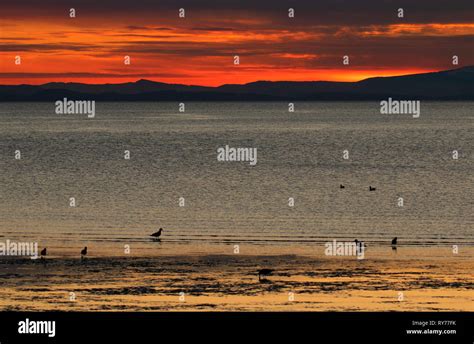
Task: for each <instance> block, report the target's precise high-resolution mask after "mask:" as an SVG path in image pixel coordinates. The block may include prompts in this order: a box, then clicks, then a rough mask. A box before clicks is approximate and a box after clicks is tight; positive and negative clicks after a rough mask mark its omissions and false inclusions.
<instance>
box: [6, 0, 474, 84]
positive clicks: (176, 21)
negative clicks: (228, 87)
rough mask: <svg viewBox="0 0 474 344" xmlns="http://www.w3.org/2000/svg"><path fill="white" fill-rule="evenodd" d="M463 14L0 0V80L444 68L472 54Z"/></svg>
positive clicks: (235, 79)
mask: <svg viewBox="0 0 474 344" xmlns="http://www.w3.org/2000/svg"><path fill="white" fill-rule="evenodd" d="M70 8H74V9H75V10H76V18H70V17H69V9H70ZM179 8H184V9H185V15H186V17H185V18H179V16H178V10H179ZM289 8H294V10H295V17H294V18H289V17H288V9H289ZM398 8H403V9H404V18H398V16H397V9H398ZM473 18H474V5H473V2H472V0H453V1H436V0H417V1H405V0H399V1H381V0H372V1H369V0H360V1H355V0H354V1H340V0H339V1H338V0H325V1H316V0H311V1H289V0H287V1H283V0H272V1H261V0H252V1H249V0H240V1H234V0H228V1H225V0H222V1H208V0H204V1H198V0H194V1H189V0H153V1H151V0H149V1H142V0H135V1H123V0H100V1H99V0H93V1H92V0H81V1H53V0H41V1H37V0H36V1H33V0H26V1H23V0H16V1H8V0H7V1H2V2H1V4H0V84H41V83H45V82H51V81H65V82H83V83H120V82H127V81H136V80H138V79H150V80H155V81H162V82H168V83H182V84H193V85H211V86H215V85H221V84H226V83H246V82H252V81H256V80H273V81H276V80H294V81H300V80H333V81H355V80H360V79H364V78H367V77H372V76H387V75H401V74H412V73H418V72H428V71H437V70H445V69H453V68H458V67H462V66H468V65H474V20H473ZM126 55H128V56H130V57H131V64H130V65H125V64H124V56H126ZM235 55H239V57H240V65H238V66H235V65H234V64H233V62H234V56H235ZM344 55H348V56H349V58H350V65H348V66H344V65H343V63H342V61H343V56H344ZM453 55H457V56H459V65H458V66H453V64H452V56H453ZM15 56H20V57H21V64H20V65H16V64H15Z"/></svg>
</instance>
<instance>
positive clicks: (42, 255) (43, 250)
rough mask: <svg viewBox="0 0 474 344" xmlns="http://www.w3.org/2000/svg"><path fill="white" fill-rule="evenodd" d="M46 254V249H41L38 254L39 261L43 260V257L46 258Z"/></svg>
mask: <svg viewBox="0 0 474 344" xmlns="http://www.w3.org/2000/svg"><path fill="white" fill-rule="evenodd" d="M46 254H47V252H46V247H45V248H43V249H42V250H41V252H40V255H41V259H44V257H45V256H46Z"/></svg>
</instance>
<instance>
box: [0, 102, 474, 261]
mask: <svg viewBox="0 0 474 344" xmlns="http://www.w3.org/2000/svg"><path fill="white" fill-rule="evenodd" d="M473 105H474V104H473V103H472V102H422V104H421V117H420V118H419V119H413V118H411V116H410V115H381V114H380V111H379V109H380V107H379V104H378V103H376V102H354V103H353V102H340V103H337V102H332V103H322V102H303V103H296V110H295V113H289V112H288V105H287V104H286V103H280V102H273V103H186V112H185V113H179V112H178V104H177V103H97V104H96V118H95V119H88V118H87V116H85V115H56V114H55V113H54V104H52V103H1V104H0V171H1V173H0V236H2V237H3V238H0V240H1V239H3V240H5V239H10V240H23V241H25V240H26V241H39V242H40V246H48V247H49V249H50V251H52V252H58V253H59V252H68V250H70V251H71V252H72V251H74V250H76V249H77V248H79V247H82V246H85V245H87V246H88V247H93V248H94V250H95V252H102V253H103V252H109V253H114V252H116V253H118V254H119V253H120V252H121V251H122V250H123V246H124V245H126V244H130V245H131V247H132V249H133V250H134V253H135V254H140V253H143V254H145V252H146V253H148V254H149V253H150V252H153V251H156V250H160V249H162V248H163V247H166V248H167V249H169V250H174V251H175V252H176V253H180V252H188V251H196V252H211V251H212V250H213V247H219V249H222V247H232V246H233V245H234V244H240V245H241V250H242V251H244V252H245V249H246V248H249V247H252V248H254V249H257V250H258V248H259V247H264V246H265V247H270V246H271V247H286V248H289V249H290V250H291V248H292V247H295V248H296V247H298V246H311V245H319V246H321V243H323V242H326V241H328V240H333V239H338V240H345V239H347V240H353V239H354V238H359V239H360V240H365V241H366V242H368V243H371V244H372V245H378V244H380V245H382V244H384V245H387V244H388V243H389V241H390V240H391V238H392V237H394V236H397V237H399V240H400V242H401V244H402V245H448V244H452V243H461V244H462V243H464V244H470V245H472V244H473V243H474V236H473V228H474V226H473V223H474V217H473V211H472V210H473V199H474V198H473V187H472V186H473V181H474V180H473V179H474V178H473V170H474V163H473V152H472V148H473V146H474V145H473V119H474V115H473V111H472V109H473ZM225 145H229V146H232V147H255V148H257V149H258V163H257V165H256V166H250V165H249V164H248V163H244V162H218V161H217V158H216V157H217V154H216V151H217V148H218V147H223V146H225ZM15 150H20V151H21V154H22V159H21V160H15V159H14V152H15ZM124 150H129V151H130V152H131V159H130V160H125V159H124V157H123V156H124ZM344 150H348V151H349V159H348V160H344V159H343V151H344ZM453 150H458V151H459V159H458V160H454V159H453V158H452V151H453ZM340 184H344V185H345V189H343V190H341V189H340V188H339V185H340ZM369 185H372V186H374V187H376V188H377V190H376V191H375V192H369V191H368V188H369ZM70 197H75V198H76V202H77V206H76V207H75V208H71V207H70V206H69V198H70ZM180 197H183V198H184V199H185V206H184V207H179V204H178V199H179V198H180ZM289 197H293V198H294V199H295V206H294V207H289V206H288V198H289ZM399 197H403V199H404V206H403V207H398V206H397V199H398V198H399ZM159 227H164V229H165V232H164V234H163V240H162V242H161V243H159V244H158V243H154V242H151V241H150V239H149V237H148V235H149V234H150V233H152V232H154V231H155V230H156V229H157V228H159Z"/></svg>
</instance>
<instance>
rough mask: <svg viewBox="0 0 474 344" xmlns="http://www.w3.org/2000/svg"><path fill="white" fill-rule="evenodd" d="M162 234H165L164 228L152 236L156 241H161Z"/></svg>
mask: <svg viewBox="0 0 474 344" xmlns="http://www.w3.org/2000/svg"><path fill="white" fill-rule="evenodd" d="M161 232H163V228H160V229H159V230H158V232H155V233H153V234H151V235H150V236H151V237H153V238H155V239H158V240H159V239H160V236H161Z"/></svg>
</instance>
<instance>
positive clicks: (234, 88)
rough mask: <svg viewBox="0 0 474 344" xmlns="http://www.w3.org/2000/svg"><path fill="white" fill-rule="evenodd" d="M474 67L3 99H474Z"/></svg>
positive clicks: (36, 92)
mask: <svg viewBox="0 0 474 344" xmlns="http://www.w3.org/2000/svg"><path fill="white" fill-rule="evenodd" d="M473 85H474V66H468V67H463V68H458V69H453V70H447V71H440V72H433V73H423V74H412V75H403V76H393V77H376V78H369V79H365V80H361V81H358V82H331V81H301V82H300V81H256V82H251V83H248V84H243V85H237V84H227V85H222V86H218V87H207V86H192V85H181V84H167V83H162V82H155V81H150V80H145V79H141V80H138V81H136V82H127V83H121V84H100V85H95V84H81V83H63V82H51V83H47V84H43V85H0V101H56V100H59V99H63V98H65V97H66V98H68V99H71V100H74V99H80V100H87V99H91V100H96V101H270V100H280V101H289V100H341V101H342V100H381V99H387V98H388V97H392V98H394V99H407V100H474V87H473Z"/></svg>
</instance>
